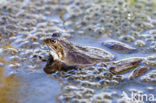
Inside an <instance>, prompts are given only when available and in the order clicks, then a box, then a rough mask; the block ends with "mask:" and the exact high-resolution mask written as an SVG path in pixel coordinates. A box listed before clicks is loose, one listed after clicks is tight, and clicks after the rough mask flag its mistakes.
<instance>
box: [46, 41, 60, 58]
mask: <svg viewBox="0 0 156 103" xmlns="http://www.w3.org/2000/svg"><path fill="white" fill-rule="evenodd" d="M50 41H51V39H45V40H44V42H45V43H46V45H47V46H48V49H49V54H50V55H51V56H53V58H54V60H56V59H59V57H58V54H57V53H56V50H55V49H53V48H52V46H51V42H50Z"/></svg>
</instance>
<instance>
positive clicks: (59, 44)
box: [44, 33, 72, 60]
mask: <svg viewBox="0 0 156 103" xmlns="http://www.w3.org/2000/svg"><path fill="white" fill-rule="evenodd" d="M44 42H45V43H46V44H47V45H48V47H49V48H50V52H51V53H54V52H55V53H56V54H57V56H58V59H61V60H63V59H64V55H65V52H66V51H67V50H70V49H71V48H72V45H71V43H70V42H68V41H67V40H65V39H62V38H61V37H60V34H59V33H53V35H52V38H48V39H45V40H44Z"/></svg>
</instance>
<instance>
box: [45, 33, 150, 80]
mask: <svg viewBox="0 0 156 103" xmlns="http://www.w3.org/2000/svg"><path fill="white" fill-rule="evenodd" d="M44 42H45V44H46V45H47V46H48V48H49V59H48V61H47V64H46V66H45V68H44V71H45V72H46V73H47V74H52V73H55V72H56V71H68V70H71V69H83V68H85V67H92V66H95V65H98V64H100V65H99V66H104V67H105V68H107V70H108V71H109V72H110V73H112V74H113V75H122V74H124V73H127V72H129V71H130V70H132V69H134V70H133V71H132V73H131V74H130V76H129V79H133V78H136V77H138V76H140V75H142V74H145V73H146V72H147V71H149V70H150V69H151V68H150V67H149V65H147V62H146V58H145V57H130V58H126V59H121V60H116V57H115V56H114V55H113V54H111V53H110V52H108V51H106V50H104V49H101V48H97V47H92V46H81V45H76V44H74V43H71V42H70V41H68V40H67V39H65V38H62V37H61V36H60V34H59V33H53V35H52V37H51V38H46V39H45V40H44ZM142 64H144V66H141V65H142Z"/></svg>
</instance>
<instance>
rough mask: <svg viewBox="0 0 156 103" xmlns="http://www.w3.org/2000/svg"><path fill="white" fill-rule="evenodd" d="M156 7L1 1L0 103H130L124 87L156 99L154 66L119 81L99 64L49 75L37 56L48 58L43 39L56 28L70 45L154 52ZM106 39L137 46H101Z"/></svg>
mask: <svg viewBox="0 0 156 103" xmlns="http://www.w3.org/2000/svg"><path fill="white" fill-rule="evenodd" d="M88 1H89V2H88ZM155 7H156V2H155V1H154V0H150V1H146V0H116V1H115V0H91V1H90V0H84V1H82V0H75V1H73V0H36V1H35V0H9V1H6V0H1V1H0V15H1V16H0V103H10V102H11V103H34V102H35V103H43V102H45V103H56V102H63V103H69V102H74V103H90V102H93V103H101V102H102V103H109V102H110V103H131V102H132V101H130V100H126V99H125V98H123V92H125V93H127V94H128V96H130V95H131V92H132V91H134V92H135V93H143V94H147V95H149V94H152V95H154V96H155V99H156V87H155V83H156V82H153V81H154V80H156V78H154V76H155V73H156V72H155V68H156V66H153V65H152V67H151V68H152V70H151V71H148V72H147V73H146V74H144V75H143V76H141V77H139V78H136V79H133V80H128V79H127V78H126V79H123V80H122V77H120V76H119V77H118V76H117V77H113V78H111V79H110V78H108V77H109V76H106V77H105V76H104V74H106V75H109V74H107V71H105V70H102V71H101V72H100V67H98V66H97V67H96V66H95V67H92V68H84V71H83V70H82V71H76V70H71V71H68V72H56V73H54V74H52V75H47V74H46V73H44V71H43V68H44V67H45V65H46V62H43V61H42V60H41V59H40V58H45V59H47V58H48V48H47V46H46V45H45V44H44V43H43V40H44V39H45V38H47V37H51V35H52V33H53V32H55V31H59V32H61V34H62V36H63V37H65V38H67V39H68V40H69V41H71V42H72V43H74V44H78V45H84V46H94V47H99V48H102V49H105V50H107V51H109V52H111V53H112V54H113V55H115V57H116V58H115V60H120V59H125V58H130V57H145V58H146V57H148V56H151V55H154V54H156V8H155ZM109 39H113V40H117V41H120V42H123V43H126V44H128V45H130V46H132V47H135V48H136V49H137V52H134V53H127V52H121V51H116V50H112V49H110V48H107V47H105V46H103V45H102V42H103V41H105V40H109ZM153 58H154V57H153ZM155 58H156V57H155ZM152 62H153V64H154V63H155V62H156V59H155V60H152ZM155 64H156V63H155ZM148 73H149V74H148ZM150 73H153V74H150ZM151 75H152V76H151ZM124 76H125V77H126V76H128V74H125V75H124ZM151 78H154V79H151ZM120 79H121V80H120ZM148 79H149V80H148ZM151 82H152V83H151ZM142 102H145V103H148V102H149V103H154V102H155V101H152V102H151V101H146V100H145V99H144V100H143V101H142Z"/></svg>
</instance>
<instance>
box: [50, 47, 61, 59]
mask: <svg viewBox="0 0 156 103" xmlns="http://www.w3.org/2000/svg"><path fill="white" fill-rule="evenodd" d="M48 48H49V54H50V55H52V56H53V58H54V60H56V59H59V57H58V54H57V53H56V51H55V50H54V49H53V48H52V47H50V46H48Z"/></svg>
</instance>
